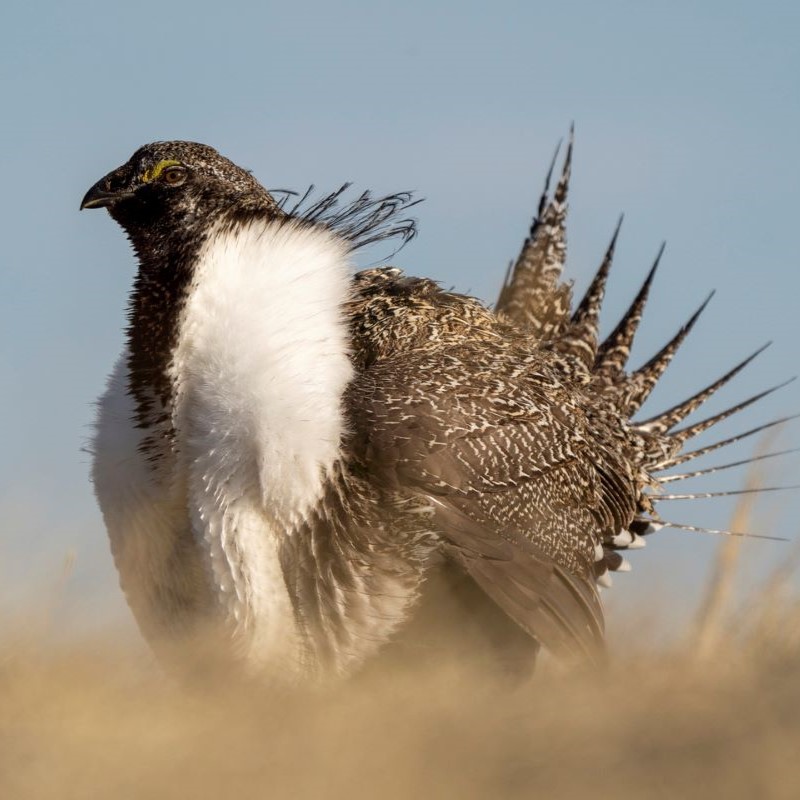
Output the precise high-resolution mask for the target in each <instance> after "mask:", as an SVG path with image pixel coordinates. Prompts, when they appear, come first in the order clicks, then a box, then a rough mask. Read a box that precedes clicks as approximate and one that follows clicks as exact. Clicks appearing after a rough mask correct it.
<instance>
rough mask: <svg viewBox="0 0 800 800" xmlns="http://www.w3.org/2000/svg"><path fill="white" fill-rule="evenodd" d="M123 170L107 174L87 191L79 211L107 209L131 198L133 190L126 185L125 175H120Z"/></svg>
mask: <svg viewBox="0 0 800 800" xmlns="http://www.w3.org/2000/svg"><path fill="white" fill-rule="evenodd" d="M123 169H124V168H122V167H121V168H120V169H117V170H114V171H113V172H109V173H108V175H106V176H105V177H104V178H101V179H100V180H99V181H97V183H96V184H95V185H94V186H92V188H91V189H89V191H88V192H86V194H85V195H84V196H83V200H81V211H83V209H84V208H108V207H109V206H113V205H114V204H115V203H118V202H119V201H120V200H124V199H126V198H128V197H132V196H133V190H132V189H131V188H130V186H129V184H128V180H126V178H127V177H128V176H127V175H124V176H123V175H121V174H120V173H121V172H122V171H123Z"/></svg>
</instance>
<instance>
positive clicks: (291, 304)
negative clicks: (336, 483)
mask: <svg viewBox="0 0 800 800" xmlns="http://www.w3.org/2000/svg"><path fill="white" fill-rule="evenodd" d="M349 283H350V268H349V264H348V261H347V249H346V245H344V243H343V242H341V241H340V240H339V239H338V238H336V237H335V236H333V235H332V234H330V233H328V232H326V231H324V230H311V229H308V228H305V229H304V228H299V227H296V226H294V225H285V224H284V225H280V224H277V223H274V222H273V223H269V222H261V221H260V222H255V223H252V224H250V225H248V226H247V227H245V228H243V229H241V230H239V231H236V232H234V233H228V232H223V233H220V234H218V235H214V236H212V237H210V239H209V241H208V244H207V245H206V246H205V247H204V248H203V251H202V252H201V254H200V257H199V265H198V269H197V273H196V282H195V288H194V289H193V291H192V292H191V294H190V296H189V299H188V302H187V306H186V309H185V313H184V316H183V321H182V325H181V334H180V341H179V344H178V347H177V350H176V358H175V362H174V370H175V375H174V377H175V379H176V383H177V385H178V387H179V389H178V391H179V400H178V404H177V414H176V420H175V423H176V428H177V430H178V439H179V450H180V453H181V458H182V459H183V461H184V463H185V465H186V468H187V476H188V486H189V507H190V513H191V518H192V527H193V529H194V531H195V534H196V535H197V536H198V539H199V540H200V541H202V542H203V544H204V546H205V548H206V549H207V552H208V555H209V559H210V566H211V570H212V573H213V578H214V582H215V585H216V587H217V589H218V591H219V593H220V599H221V601H222V605H223V607H224V609H225V613H226V615H228V616H229V618H231V619H232V620H233V621H234V625H235V630H236V631H237V632H238V633H239V634H242V636H241V641H242V642H244V644H245V647H246V649H247V651H248V653H249V654H250V655H251V656H253V657H254V660H256V661H260V660H262V659H263V658H264V657H267V656H268V657H269V658H270V660H273V661H282V662H286V661H293V660H294V659H295V658H296V656H297V653H298V651H299V647H298V644H297V641H296V637H297V633H296V630H295V626H294V614H293V609H292V606H291V601H290V599H289V595H288V592H287V589H286V586H285V584H284V582H283V577H282V572H281V568H280V563H279V556H278V554H279V546H280V543H281V540H282V537H284V536H287V535H291V531H292V529H293V528H294V527H295V526H296V525H297V523H298V522H300V521H302V519H303V518H304V517H305V516H306V515H307V514H308V512H309V511H310V510H311V509H312V508H313V507H314V506H315V505H316V504H317V503H318V501H319V500H320V497H321V494H322V491H323V483H324V480H325V477H326V474H327V473H328V472H329V471H330V469H331V468H332V466H333V464H334V462H335V461H336V459H337V457H338V456H339V447H340V439H341V435H342V433H343V417H342V409H341V402H342V394H343V392H344V389H345V387H346V385H347V383H348V381H349V380H350V377H351V374H352V367H351V364H350V360H349V357H348V335H347V329H346V326H345V323H344V320H343V316H342V302H343V301H344V299H345V298H346V296H347V292H348V289H349ZM281 654H282V655H281ZM287 666H288V665H287Z"/></svg>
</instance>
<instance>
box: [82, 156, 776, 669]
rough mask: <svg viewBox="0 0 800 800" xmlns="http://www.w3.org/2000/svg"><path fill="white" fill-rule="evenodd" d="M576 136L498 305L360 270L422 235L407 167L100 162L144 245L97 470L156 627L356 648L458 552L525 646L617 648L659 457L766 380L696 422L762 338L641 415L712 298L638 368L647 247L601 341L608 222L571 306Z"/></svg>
mask: <svg viewBox="0 0 800 800" xmlns="http://www.w3.org/2000/svg"><path fill="white" fill-rule="evenodd" d="M571 150H572V147H571V143H570V146H569V148H568V150H567V154H566V159H565V163H564V167H563V172H562V174H561V177H560V180H559V181H558V184H557V186H556V188H555V191H554V193H553V196H552V198H551V197H550V195H549V190H548V187H547V186H545V192H544V195H543V196H542V199H541V202H540V205H539V210H538V213H537V216H536V219H535V220H534V222H533V225H532V227H531V230H530V234H529V236H528V238H527V239H526V240H525V243H524V245H523V247H522V251H521V253H520V255H519V257H518V259H517V261H516V263H515V264H514V265H513V269H512V270H511V271H510V273H509V275H508V276H507V279H506V281H505V285H504V286H503V289H502V292H501V293H500V298H499V300H498V302H497V306H496V308H495V309H494V310H490V309H488V308H486V307H485V306H484V305H482V304H481V303H480V302H479V301H477V300H476V299H474V298H471V297H465V296H463V295H459V294H454V293H451V292H446V291H443V290H442V289H440V288H439V287H438V286H437V284H436V283H434V282H433V281H431V280H427V279H424V278H412V277H407V276H406V275H404V274H403V273H402V272H401V271H400V270H398V269H395V268H391V267H385V268H379V269H369V270H366V271H364V272H359V273H357V274H355V275H353V274H352V272H351V254H352V252H353V251H354V250H356V249H357V248H359V247H361V246H363V245H365V244H368V243H373V242H375V241H379V240H382V239H386V238H389V237H393V236H394V237H400V239H401V240H403V241H404V240H407V239H408V238H410V237H411V236H412V235H413V233H414V225H413V222H412V221H410V220H408V219H406V218H404V214H405V213H406V211H407V209H408V207H409V205H411V203H412V200H411V197H410V195H408V194H397V195H392V196H388V197H381V198H372V197H371V196H370V195H369V194H368V193H367V194H363V195H361V196H360V197H359V198H358V199H357V200H355V201H354V202H349V203H346V202H343V201H342V190H339V191H338V192H335V193H333V194H331V195H329V196H327V197H325V198H324V199H322V200H320V201H317V202H312V201H311V200H309V199H308V197H304V198H303V199H302V200H301V201H300V202H298V203H296V204H295V205H294V207H290V202H289V201H288V200H287V199H286V196H283V199H282V200H281V201H278V200H276V198H275V197H273V196H272V195H270V193H269V192H267V191H266V190H265V189H264V188H263V187H262V186H261V185H260V184H259V183H258V182H257V181H256V180H255V178H253V177H252V176H251V175H250V174H249V173H248V172H247V171H245V170H244V169H241V168H240V167H237V166H236V165H235V164H233V163H232V162H231V161H229V160H228V159H226V158H223V157H222V156H220V155H219V154H218V153H217V152H216V151H215V150H213V149H212V148H211V147H208V146H206V145H202V144H195V143H191V142H181V141H174V142H157V143H155V144H149V145H146V146H144V147H142V148H141V149H139V150H137V151H136V152H135V153H134V154H133V156H132V157H131V159H130V160H129V161H128V162H127V163H126V164H124V165H123V166H121V167H119V168H118V169H115V170H114V171H113V172H111V173H109V174H108V175H107V176H106V177H104V178H102V179H101V180H100V181H99V182H98V183H96V184H95V185H94V186H93V187H92V188H91V189H90V190H89V192H88V193H87V194H86V196H85V197H84V198H83V202H82V203H81V208H107V209H108V211H109V213H110V214H111V216H112V218H113V219H114V220H116V221H117V222H118V223H119V224H120V225H121V226H122V227H123V228H124V230H125V232H126V233H127V235H128V237H129V238H130V241H131V242H132V244H133V248H134V250H135V252H136V256H137V257H138V260H139V270H138V274H137V276H136V279H135V281H134V285H133V291H132V295H131V298H130V308H129V325H128V328H127V345H126V347H125V350H124V352H123V353H122V355H121V357H120V359H119V361H118V363H117V365H116V367H115V369H114V371H113V373H112V375H111V378H110V381H109V384H108V389H107V391H106V392H105V394H104V395H103V397H102V398H101V400H100V407H99V415H98V421H97V430H96V435H95V438H94V466H93V479H94V484H95V488H96V492H97V498H98V501H99V504H100V507H101V509H102V512H103V515H104V518H105V523H106V525H107V528H108V533H109V536H110V539H111V547H112V550H113V554H114V558H115V561H116V565H117V568H118V569H119V573H120V576H121V584H122V587H123V589H124V591H125V594H126V596H127V599H128V602H129V603H130V606H131V608H132V610H133V613H134V615H135V616H136V619H137V621H138V624H139V626H140V628H141V630H142V631H143V633H144V635H145V636H146V637H147V638H148V640H149V641H150V642H151V644H152V645H153V647H154V648H155V649H156V651H162V652H168V651H171V648H173V647H174V643H175V642H179V641H185V639H186V637H187V635H189V634H192V633H193V632H196V631H198V630H200V629H201V628H202V626H204V625H206V624H209V623H211V624H212V626H213V627H214V629H215V630H216V631H217V632H221V633H222V639H221V640H220V639H216V640H215V641H217V645H216V646H217V647H220V648H222V649H223V650H225V651H226V654H227V655H228V656H230V657H231V658H232V659H234V661H236V662H239V663H242V664H243V665H245V667H246V668H247V669H248V671H251V672H255V673H259V674H263V675H265V676H270V677H273V678H277V679H288V680H291V681H297V680H312V679H321V678H325V677H331V676H337V675H338V676H341V675H347V674H350V673H352V672H353V671H354V670H355V669H356V668H358V667H359V665H361V664H362V663H363V662H364V661H365V660H366V659H367V658H368V657H370V656H372V655H373V654H374V653H376V651H378V649H379V648H380V647H381V646H382V645H383V644H384V643H386V642H387V641H389V640H390V639H392V638H394V637H395V636H396V635H397V634H398V632H399V629H400V628H401V626H403V625H404V623H406V622H407V621H408V620H409V619H410V618H411V617H412V616H413V615H414V611H415V606H416V605H417V604H418V602H419V601H420V599H421V597H422V595H424V594H425V593H426V591H429V590H430V589H429V587H430V586H431V585H432V584H434V583H435V582H436V581H437V580H440V578H441V576H442V575H445V576H447V575H450V576H456V578H457V580H456V581H455V583H454V584H453V585H454V586H455V585H457V586H458V587H459V588H458V591H459V592H461V593H462V595H464V596H465V597H468V599H469V602H470V604H471V606H470V608H471V609H472V610H473V611H474V613H475V615H477V616H480V614H483V613H484V612H485V611H487V609H491V610H490V612H489V613H488V614H485V615H484V617H483V618H484V619H485V620H487V624H491V625H495V626H499V627H502V626H503V625H505V626H506V627H508V628H512V629H513V630H514V631H515V632H516V633H515V635H516V636H517V637H520V638H524V639H525V641H526V642H529V643H530V648H529V652H530V653H531V657H532V655H533V653H534V652H535V650H536V648H538V646H539V645H541V646H543V647H544V648H546V649H548V650H550V651H552V652H553V653H555V654H556V655H559V656H563V657H567V658H569V659H574V658H576V657H577V658H578V659H588V660H590V661H592V660H596V659H598V658H599V657H600V654H601V653H602V649H603V613H602V608H601V604H600V601H599V599H598V588H597V587H598V584H599V585H601V586H606V585H608V584H609V583H610V577H609V572H610V571H612V572H613V571H615V570H625V569H626V568H627V562H626V561H624V560H623V558H622V557H621V556H620V553H619V551H620V550H625V549H632V548H636V547H642V546H643V545H644V540H643V538H642V537H643V536H644V535H645V534H648V533H649V532H651V531H653V530H654V529H658V528H659V527H662V526H663V525H665V524H669V523H666V522H664V521H662V520H661V519H660V518H659V517H658V516H657V514H656V513H655V511H654V502H655V500H656V497H657V495H658V494H659V487H660V485H661V483H663V482H664V481H665V480H678V479H679V478H681V477H685V476H684V475H677V476H676V475H671V476H669V477H667V478H658V477H657V475H658V474H659V473H661V472H662V471H664V470H667V469H668V468H672V467H675V466H676V465H679V464H683V463H685V462H687V461H690V460H691V459H693V458H695V457H697V456H699V455H703V454H705V453H708V452H710V451H711V450H714V449H716V448H719V447H722V446H724V445H726V444H729V443H730V442H732V441H735V440H737V439H739V438H742V437H741V436H738V437H732V438H731V439H728V440H726V441H722V442H719V443H717V444H714V445H711V446H708V447H704V448H702V449H700V450H695V451H693V452H681V451H682V448H683V446H684V445H685V444H686V443H687V441H689V440H690V439H691V438H692V437H693V436H695V435H696V434H698V433H700V432H702V431H704V430H706V429H707V428H709V427H710V426H711V425H713V424H714V423H715V422H718V421H719V420H722V419H724V418H726V417H728V416H730V415H731V414H733V413H734V412H735V411H738V410H739V409H741V408H744V407H745V406H746V405H749V404H750V403H752V402H754V401H755V400H756V399H758V397H761V396H763V394H765V393H762V394H760V395H758V396H756V397H754V398H751V399H749V400H747V401H746V402H744V403H740V404H738V405H737V406H735V407H733V408H731V409H730V410H728V411H724V412H722V413H720V414H717V415H716V416H713V417H711V418H709V419H705V420H703V421H701V422H697V423H695V424H691V425H687V426H684V427H678V426H679V424H680V423H681V421H682V420H683V419H684V418H685V417H687V415H689V414H690V413H691V412H692V411H694V410H695V409H696V408H697V407H698V406H699V405H700V404H701V403H702V402H703V401H704V400H705V399H706V398H708V397H709V396H710V395H711V394H712V393H713V392H714V391H716V390H717V389H718V388H719V387H720V386H722V385H723V384H724V383H725V382H726V381H728V380H729V379H730V378H731V377H732V376H733V375H735V374H736V373H737V372H738V371H739V370H740V369H741V368H742V367H743V366H744V365H745V364H746V363H747V361H749V360H750V359H747V361H745V362H743V363H742V364H740V365H738V366H737V367H735V368H734V369H733V370H731V371H730V372H728V373H727V374H726V375H724V376H723V377H721V378H720V379H719V380H717V381H715V382H714V383H713V384H711V385H710V386H709V387H708V388H706V389H704V390H703V391H701V392H699V393H698V394H697V395H695V396H694V397H691V398H690V399H688V400H687V401H686V402H684V403H681V404H679V405H677V406H675V407H674V408H671V409H669V410H668V411H666V412H664V413H662V414H659V415H657V416H655V417H652V418H651V419H647V420H643V421H639V422H631V421H630V418H631V416H632V415H633V414H634V413H635V412H636V411H637V410H638V409H639V407H640V406H641V405H642V403H643V402H644V400H645V399H646V398H647V396H648V395H649V394H650V392H651V390H652V389H653V387H654V385H655V383H656V381H657V380H658V378H659V376H660V375H661V374H662V373H663V372H664V370H665V368H666V367H667V365H668V364H669V362H670V360H671V359H672V357H673V355H674V354H675V351H676V350H677V348H678V346H679V345H680V344H681V342H682V341H683V340H684V338H685V337H686V335H687V334H688V333H689V330H690V329H691V327H692V325H693V324H694V323H695V321H696V320H697V317H698V315H699V314H700V311H702V309H703V307H704V306H705V303H703V305H702V306H701V307H700V309H699V310H698V311H697V313H696V314H694V316H693V317H692V318H691V319H690V320H689V321H688V322H687V323H686V324H685V325H684V326H683V327H681V328H680V330H679V331H678V332H677V334H676V335H675V337H674V338H673V339H672V340H671V341H670V342H669V343H668V344H667V345H666V346H665V347H664V348H663V349H662V350H661V351H660V352H658V353H657V354H656V355H655V356H653V358H652V359H650V360H649V361H648V362H647V363H646V364H645V365H644V366H642V367H641V368H639V369H637V370H635V371H633V372H627V371H626V369H625V364H626V359H627V357H628V354H629V350H630V347H631V341H632V339H633V336H634V332H635V330H636V327H637V325H638V323H639V321H640V318H641V315H642V310H643V307H644V304H645V301H646V298H647V294H648V290H649V289H650V284H651V282H652V280H653V274H654V271H655V266H654V267H653V269H652V270H651V271H650V273H649V274H648V276H647V278H646V280H645V282H644V285H643V286H642V287H641V289H640V290H639V293H638V294H637V296H636V298H635V299H634V301H633V303H632V304H631V306H630V308H629V310H628V311H627V313H626V314H625V315H624V317H623V318H622V320H620V322H619V324H618V325H617V326H616V327H615V328H614V330H613V332H612V333H611V334H610V336H608V338H607V339H605V341H603V342H602V343H601V342H599V341H598V313H599V310H600V305H601V301H602V298H603V290H604V286H605V283H606V277H607V275H608V272H609V268H610V266H611V259H612V255H613V251H614V242H615V240H616V233H615V234H614V237H613V239H612V240H611V244H610V246H609V248H608V250H607V252H606V254H605V257H604V258H603V260H602V263H601V265H600V268H599V270H598V272H597V274H596V276H595V278H594V280H593V281H592V283H591V285H590V286H589V289H588V291H587V293H586V295H585V297H584V298H583V299H582V300H581V301H580V303H578V304H577V307H576V308H575V309H574V310H571V309H570V305H571V292H570V287H569V285H568V284H565V283H562V282H560V273H561V268H562V265H563V262H564V257H565V231H564V223H565V216H566V198H567V185H568V180H569V175H570V160H571ZM551 171H552V167H551ZM659 255H660V254H659ZM656 261H657V259H656ZM771 424H775V423H771ZM763 427H766V426H762V428H763ZM754 432H755V431H749V432H747V433H745V434H742V436H746V435H749V434H750V433H754ZM693 474H697V473H693ZM665 497H669V495H664V494H661V495H660V498H661V499H664V498H665ZM673 497H675V495H673ZM684 527H688V526H684ZM440 585H441V584H440ZM498 609H499V610H498ZM170 643H173V644H172V645H170Z"/></svg>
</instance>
